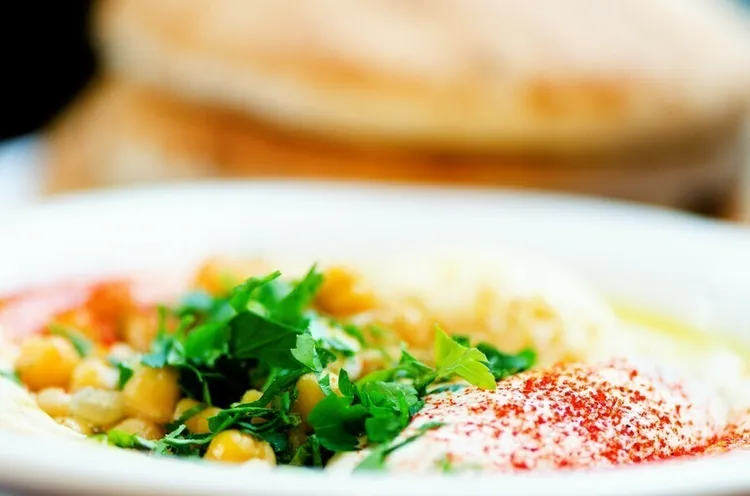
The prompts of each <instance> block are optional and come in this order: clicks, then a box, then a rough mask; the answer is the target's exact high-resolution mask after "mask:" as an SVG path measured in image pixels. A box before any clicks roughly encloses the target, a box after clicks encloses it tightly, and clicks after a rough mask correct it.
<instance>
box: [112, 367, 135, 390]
mask: <svg viewBox="0 0 750 496" xmlns="http://www.w3.org/2000/svg"><path fill="white" fill-rule="evenodd" d="M115 365H116V366H117V371H118V372H119V376H118V378H117V389H119V390H120V391H122V389H123V388H124V387H125V384H127V383H128V381H129V380H130V378H131V377H133V374H134V373H135V371H134V370H133V367H132V366H130V364H128V363H126V362H117V363H116V364H115Z"/></svg>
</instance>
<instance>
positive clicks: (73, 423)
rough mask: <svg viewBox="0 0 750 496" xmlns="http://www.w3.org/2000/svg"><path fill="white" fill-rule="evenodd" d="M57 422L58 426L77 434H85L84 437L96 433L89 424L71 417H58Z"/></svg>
mask: <svg viewBox="0 0 750 496" xmlns="http://www.w3.org/2000/svg"><path fill="white" fill-rule="evenodd" d="M55 421H56V422H57V423H58V424H60V425H64V426H65V427H67V428H68V429H71V430H73V431H75V432H77V433H78V434H83V435H84V436H90V435H91V434H93V433H94V431H93V430H92V429H91V426H90V425H89V424H87V423H86V422H83V421H81V420H78V419H74V418H70V417H57V418H55Z"/></svg>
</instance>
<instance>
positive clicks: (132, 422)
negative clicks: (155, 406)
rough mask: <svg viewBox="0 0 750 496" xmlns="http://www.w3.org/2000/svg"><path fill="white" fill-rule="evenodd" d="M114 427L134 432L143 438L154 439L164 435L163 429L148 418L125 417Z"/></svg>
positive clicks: (130, 432) (129, 432)
mask: <svg viewBox="0 0 750 496" xmlns="http://www.w3.org/2000/svg"><path fill="white" fill-rule="evenodd" d="M114 428H115V429H117V430H120V431H124V432H127V433H128V434H135V435H137V436H140V437H142V438H143V439H148V440H151V441H156V440H157V439H161V438H162V437H164V429H162V428H161V426H159V425H157V424H155V423H154V422H151V421H150V420H143V419H139V418H135V417H130V418H126V419H125V420H123V421H122V422H120V423H119V424H117V425H116V426H115V427H114Z"/></svg>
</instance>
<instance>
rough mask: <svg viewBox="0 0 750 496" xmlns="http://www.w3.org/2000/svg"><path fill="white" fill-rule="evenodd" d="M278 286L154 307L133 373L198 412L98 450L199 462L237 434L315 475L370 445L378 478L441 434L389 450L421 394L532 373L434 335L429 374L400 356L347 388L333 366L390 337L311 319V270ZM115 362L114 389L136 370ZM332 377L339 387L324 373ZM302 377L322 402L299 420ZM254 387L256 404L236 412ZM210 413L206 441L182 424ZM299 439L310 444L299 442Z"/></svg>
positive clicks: (317, 279)
mask: <svg viewBox="0 0 750 496" xmlns="http://www.w3.org/2000/svg"><path fill="white" fill-rule="evenodd" d="M280 276H281V274H280V273H279V272H273V273H271V274H268V275H266V276H264V277H252V278H249V279H247V280H246V281H245V282H243V283H241V284H239V285H237V286H236V287H234V288H233V289H231V290H229V291H227V292H226V293H225V294H224V295H222V296H211V295H209V294H207V293H203V292H195V293H191V294H189V295H186V296H185V297H184V298H183V300H182V301H181V302H180V304H179V305H177V306H176V307H175V308H173V309H168V308H160V311H159V315H160V319H159V322H160V323H159V330H158V333H157V336H156V338H155V339H154V341H153V342H152V346H151V350H150V352H149V353H147V354H145V355H144V356H142V357H141V360H140V361H141V364H142V365H145V366H148V367H154V368H160V367H172V368H175V369H177V370H178V371H179V377H180V379H179V381H180V387H181V388H182V390H183V393H184V395H185V396H187V397H188V398H193V399H197V400H199V401H201V402H202V403H201V404H200V405H199V406H197V407H195V408H192V409H190V410H188V411H187V412H185V413H184V414H183V415H182V416H181V417H180V418H178V419H176V420H175V421H173V422H172V423H170V424H167V425H166V428H167V430H168V434H167V435H166V436H164V437H163V438H162V439H160V440H158V441H148V440H144V439H141V438H139V437H138V436H133V435H130V434H127V433H124V432H120V431H117V430H112V431H110V432H109V433H108V434H107V438H106V442H108V443H109V444H115V445H117V446H121V447H126V448H130V449H142V450H148V451H150V452H152V453H155V454H161V455H177V456H187V457H199V456H202V455H203V454H204V453H205V450H206V448H207V446H208V445H209V443H211V441H212V440H213V439H214V438H215V437H216V436H217V435H218V434H219V433H221V432H224V431H226V430H228V429H236V430H239V431H241V432H243V433H245V434H250V435H252V436H254V437H256V438H258V439H262V440H264V441H266V442H268V443H269V444H270V446H271V447H272V448H273V451H274V453H275V455H276V459H277V461H278V462H279V463H283V464H292V465H300V466H314V467H321V466H323V465H324V464H325V463H326V462H327V460H328V459H329V458H330V457H331V456H332V455H333V454H335V453H336V452H342V451H354V450H358V449H361V448H363V447H365V446H367V447H368V448H370V449H372V453H371V454H370V456H368V458H367V459H366V460H365V461H364V462H363V463H362V464H361V465H360V467H359V468H360V469H368V468H369V469H372V468H381V467H382V466H383V464H384V462H385V460H386V458H387V456H388V455H389V454H390V453H391V452H393V451H394V450H396V449H398V448H399V447H401V446H403V445H405V444H407V443H409V442H412V441H413V440H414V439H416V438H418V437H419V436H421V435H423V434H424V433H425V432H427V431H428V430H430V429H434V428H436V427H438V426H439V425H440V424H426V425H424V426H422V427H421V428H420V429H418V430H417V431H416V434H414V435H412V436H410V437H407V438H405V439H401V440H400V441H397V440H399V439H400V438H399V436H400V435H401V434H402V433H403V432H404V429H406V428H407V426H408V425H409V423H410V422H411V419H412V418H413V417H414V415H415V414H416V413H417V412H418V411H419V410H420V409H421V408H422V407H423V406H424V403H425V397H426V396H427V395H428V394H432V393H433V392H434V391H437V390H439V389H441V388H451V387H461V385H457V384H456V383H455V381H456V380H457V379H459V380H461V381H465V382H463V383H468V384H470V385H473V386H476V387H479V388H484V389H494V388H495V387H496V382H495V381H496V380H497V379H500V378H503V377H505V376H507V375H509V374H512V373H515V372H514V371H520V370H525V368H528V366H530V365H529V364H530V363H533V354H526V355H524V354H519V355H505V354H503V353H501V352H499V351H498V350H496V349H494V348H493V347H490V346H489V345H486V344H484V343H482V344H481V345H480V346H477V347H471V346H470V344H469V341H468V340H463V339H461V338H456V339H453V338H451V337H449V336H448V335H447V334H446V333H445V332H444V331H443V330H442V329H441V328H440V327H438V326H436V327H435V340H434V350H433V352H434V356H433V360H432V361H431V363H430V364H427V363H424V362H422V361H420V360H419V359H417V358H416V357H415V356H414V355H412V354H410V353H409V352H408V351H407V350H405V349H402V353H401V357H400V359H399V360H398V362H397V363H394V361H391V360H390V359H389V360H388V361H387V363H388V368H386V369H383V370H376V371H375V372H372V373H370V374H368V375H367V376H365V377H361V378H359V379H358V380H356V381H352V380H351V379H350V377H349V375H348V373H347V371H346V370H345V369H343V368H340V364H342V363H346V360H348V359H351V358H352V357H356V354H357V352H358V351H359V350H362V349H365V348H368V349H374V350H377V349H381V348H386V347H388V348H389V349H392V345H393V344H394V337H396V335H395V334H394V333H393V332H389V331H387V330H385V329H382V328H379V327H377V326H375V325H368V326H365V327H363V328H359V327H356V326H353V325H351V324H344V325H342V324H340V323H337V322H334V321H333V320H332V319H330V318H329V317H328V316H324V315H319V314H317V313H316V311H315V310H314V308H313V303H314V300H315V296H316V294H317V292H318V290H319V289H320V287H321V285H322V282H323V276H322V274H320V273H319V272H318V271H317V268H316V267H315V266H313V267H311V268H310V270H309V271H308V272H307V273H306V274H305V275H304V277H303V278H301V279H300V280H299V281H295V282H288V281H284V280H282V279H281V277H280ZM174 323H178V324H177V325H175V324H174ZM330 331H333V333H332V332H330ZM336 332H338V335H336ZM66 337H67V336H66ZM349 337H351V338H353V339H349ZM395 344H396V346H397V342H395ZM383 353H384V355H387V353H386V352H385V351H383ZM334 362H335V363H336V367H335V368H333V367H331V364H333V363H334ZM113 364H114V365H115V366H117V368H118V371H119V373H120V376H119V381H118V387H119V388H120V389H122V388H123V387H124V385H125V384H126V383H127V381H128V380H129V379H130V378H131V377H132V376H133V373H134V370H133V367H134V365H136V364H132V363H129V362H113ZM336 370H337V371H338V377H336V376H332V375H331V374H332V371H336ZM306 374H310V375H312V376H313V377H315V378H317V381H318V384H319V385H320V388H321V390H322V392H323V394H324V397H323V399H322V400H321V401H319V402H318V403H317V404H316V405H315V407H314V408H312V410H311V411H310V412H309V413H308V415H307V417H306V418H305V422H303V419H302V417H301V415H300V414H299V411H298V410H296V409H295V404H296V402H297V398H298V395H299V392H298V391H297V383H298V381H299V380H300V378H301V377H303V376H305V375H306ZM332 379H337V381H335V383H334V382H333V380H332ZM250 389H254V390H258V391H260V397H259V398H257V395H256V396H254V397H255V398H257V399H256V400H255V401H250V402H246V403H238V402H237V401H238V400H239V398H241V397H242V396H243V394H244V393H245V392H246V391H248V390H250ZM207 406H217V407H220V409H221V410H220V412H219V413H217V414H216V415H214V416H213V417H211V418H209V419H207V422H208V432H207V433H202V434H193V433H191V432H189V431H188V430H187V428H186V425H185V422H187V421H188V420H189V419H190V418H192V417H193V416H194V415H196V414H197V413H199V412H200V411H202V410H203V409H205V408H207ZM302 431H306V432H307V433H308V435H307V437H306V440H305V439H304V438H303V439H302V440H300V439H299V438H298V437H296V436H298V435H299V433H301V432H302ZM293 433H296V434H294V436H293V435H292V434H293ZM292 438H294V441H292Z"/></svg>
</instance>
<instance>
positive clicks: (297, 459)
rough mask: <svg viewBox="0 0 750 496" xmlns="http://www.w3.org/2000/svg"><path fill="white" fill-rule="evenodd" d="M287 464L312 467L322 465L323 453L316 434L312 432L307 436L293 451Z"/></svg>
mask: <svg viewBox="0 0 750 496" xmlns="http://www.w3.org/2000/svg"><path fill="white" fill-rule="evenodd" d="M289 465H294V466H298V467H302V466H312V467H320V468H322V467H323V453H322V450H321V446H320V441H319V440H318V436H316V435H315V434H312V435H311V436H310V437H308V438H307V441H305V442H304V443H303V444H302V445H301V446H300V447H299V448H297V450H296V451H295V452H294V456H293V457H292V459H291V460H290V461H289Z"/></svg>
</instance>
